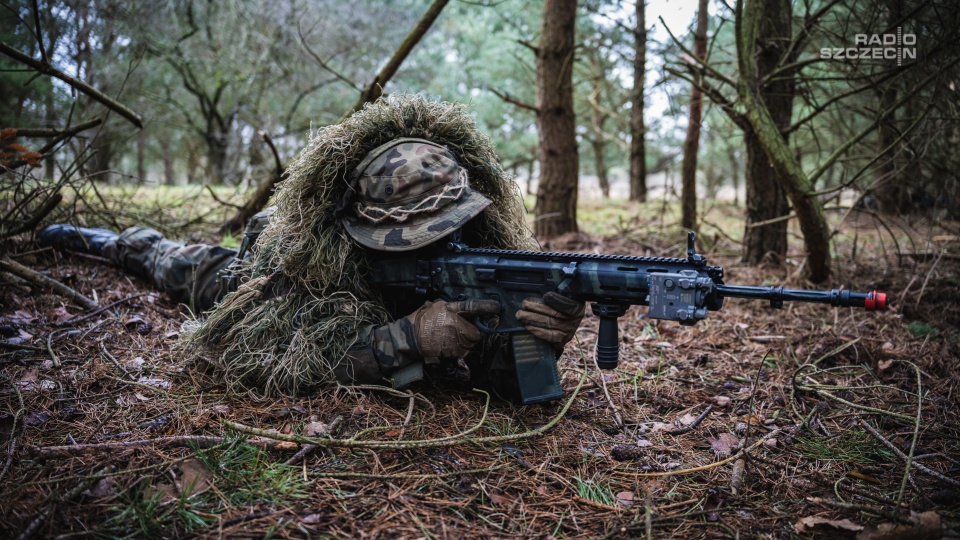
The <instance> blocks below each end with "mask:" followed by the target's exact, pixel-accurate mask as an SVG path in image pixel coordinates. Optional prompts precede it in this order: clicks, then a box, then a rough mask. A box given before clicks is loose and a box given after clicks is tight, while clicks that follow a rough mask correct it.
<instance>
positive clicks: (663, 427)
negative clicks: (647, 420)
mask: <svg viewBox="0 0 960 540" xmlns="http://www.w3.org/2000/svg"><path fill="white" fill-rule="evenodd" d="M648 429H649V430H650V433H657V432H658V431H670V430H671V429H673V427H671V426H670V424H666V423H663V422H654V423H652V424H650V426H649V428H648Z"/></svg>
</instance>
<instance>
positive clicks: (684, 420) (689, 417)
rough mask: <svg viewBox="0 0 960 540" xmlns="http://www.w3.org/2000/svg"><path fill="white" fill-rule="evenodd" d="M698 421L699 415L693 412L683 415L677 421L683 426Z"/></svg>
mask: <svg viewBox="0 0 960 540" xmlns="http://www.w3.org/2000/svg"><path fill="white" fill-rule="evenodd" d="M696 421H697V417H696V416H695V415H693V414H690V413H687V414H685V415H683V416H682V417H680V418H678V419H677V422H678V423H679V424H680V425H682V426H689V425H690V424H692V423H694V422H696Z"/></svg>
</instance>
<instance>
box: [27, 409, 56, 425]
mask: <svg viewBox="0 0 960 540" xmlns="http://www.w3.org/2000/svg"><path fill="white" fill-rule="evenodd" d="M49 419H50V413H48V412H46V411H40V412H34V413H30V414H28V415H27V417H26V418H24V419H23V423H24V424H26V425H28V426H39V425H40V424H42V423H44V422H46V421H47V420H49Z"/></svg>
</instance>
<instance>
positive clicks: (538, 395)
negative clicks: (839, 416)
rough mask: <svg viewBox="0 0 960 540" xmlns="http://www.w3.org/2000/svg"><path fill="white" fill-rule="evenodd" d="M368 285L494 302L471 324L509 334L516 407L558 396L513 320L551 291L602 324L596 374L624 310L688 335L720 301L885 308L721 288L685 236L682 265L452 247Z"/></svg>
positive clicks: (812, 294) (531, 342)
mask: <svg viewBox="0 0 960 540" xmlns="http://www.w3.org/2000/svg"><path fill="white" fill-rule="evenodd" d="M372 278H373V282H374V283H377V284H378V285H379V286H383V287H400V288H404V289H406V290H410V291H414V292H416V293H417V294H418V295H423V296H424V299H428V298H439V299H442V300H446V301H459V300H466V299H471V298H477V299H494V300H497V301H499V302H500V304H501V306H503V311H502V313H500V315H499V324H498V325H496V326H495V327H493V328H491V327H490V326H489V325H488V324H487V323H485V322H484V321H481V320H479V319H478V320H476V321H474V324H476V325H477V327H478V328H479V329H480V330H482V331H484V332H504V333H509V334H511V340H510V341H511V349H512V352H513V357H514V360H515V361H516V366H517V379H518V381H519V383H520V393H521V398H522V400H523V403H524V404H529V403H537V402H541V401H550V400H554V399H558V398H560V397H562V396H563V390H562V388H561V387H560V377H559V374H558V373H557V365H556V360H557V355H556V353H555V352H554V350H553V348H552V347H551V346H550V345H549V344H547V343H546V342H544V341H542V340H540V339H538V338H536V337H534V336H532V335H531V334H530V333H529V332H527V330H526V328H525V327H524V326H523V325H522V324H520V323H518V322H517V320H516V317H515V314H516V312H517V310H518V309H519V307H520V304H521V302H522V301H523V299H524V298H529V297H540V296H543V295H544V294H545V293H547V292H549V291H556V292H558V293H561V294H563V295H566V296H568V297H570V298H573V299H575V300H580V301H584V302H591V303H592V304H591V307H592V309H593V314H594V315H596V316H597V317H598V318H599V319H600V328H599V332H598V337H597V346H596V358H597V365H598V366H600V368H602V369H614V368H616V367H617V363H618V361H619V353H620V345H619V342H620V340H619V338H618V336H617V318H618V317H620V316H622V315H623V314H624V313H626V310H627V308H628V307H629V306H632V305H645V306H649V312H648V316H649V317H650V318H652V319H664V320H669V321H678V322H679V323H680V324H682V325H687V326H689V325H693V324H696V322H697V321H700V320H702V319H706V318H707V314H708V313H709V312H711V311H717V310H719V309H720V308H721V307H723V299H724V298H753V299H760V300H769V301H770V306H771V307H774V308H782V307H783V303H784V302H786V301H797V302H814V303H819V304H829V305H831V306H842V307H862V308H864V309H866V310H867V311H873V310H882V309H885V308H886V304H887V295H886V294H884V293H882V292H877V291H871V292H868V293H858V292H851V291H848V290H837V289H834V290H832V291H809V290H796V289H785V288H783V287H749V286H743V285H726V284H724V283H723V268H722V267H720V266H708V265H707V260H706V258H704V257H703V255H699V254H697V253H696V250H695V248H694V233H693V232H690V233H689V234H688V236H687V258H686V259H679V258H670V257H633V256H628V255H595V254H588V253H550V252H539V251H512V250H503V249H479V248H471V247H468V246H466V245H464V244H462V243H460V242H459V241H458V239H457V238H454V240H453V241H451V242H449V243H447V244H446V246H444V247H442V248H440V249H438V250H437V251H435V252H431V253H428V254H422V253H420V254H417V255H408V256H400V257H397V258H392V257H391V258H387V259H383V260H380V261H376V262H374V263H373V265H372Z"/></svg>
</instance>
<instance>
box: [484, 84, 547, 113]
mask: <svg viewBox="0 0 960 540" xmlns="http://www.w3.org/2000/svg"><path fill="white" fill-rule="evenodd" d="M488 90H490V92H491V93H492V94H493V95H495V96H497V97H498V98H500V99H502V100H504V101H506V102H507V103H512V104H514V105H516V106H517V107H520V108H521V109H526V110H528V111H533V112H534V114H538V113H539V112H540V109H538V108H537V107H536V106H535V105H531V104H529V103H527V102H526V101H521V100H519V99H517V98H515V97H513V96H511V95H510V94H507V93H503V92H500V91H499V90H497V89H495V88H488Z"/></svg>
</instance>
